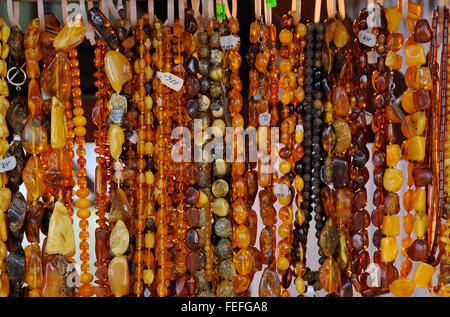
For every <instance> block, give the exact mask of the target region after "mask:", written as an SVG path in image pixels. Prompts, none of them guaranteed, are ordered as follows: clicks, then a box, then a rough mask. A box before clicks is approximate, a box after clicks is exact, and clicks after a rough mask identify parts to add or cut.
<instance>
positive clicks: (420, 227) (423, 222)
mask: <svg viewBox="0 0 450 317" xmlns="http://www.w3.org/2000/svg"><path fill="white" fill-rule="evenodd" d="M429 223H430V220H429V218H428V215H427V214H426V213H424V212H416V214H415V215H414V227H413V228H414V234H415V235H416V237H417V238H419V239H422V238H423V237H425V233H426V232H427V229H428V224H429Z"/></svg>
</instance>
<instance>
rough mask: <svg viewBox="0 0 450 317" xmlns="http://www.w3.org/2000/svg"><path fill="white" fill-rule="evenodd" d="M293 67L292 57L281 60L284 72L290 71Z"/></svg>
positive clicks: (281, 67) (281, 68)
mask: <svg viewBox="0 0 450 317" xmlns="http://www.w3.org/2000/svg"><path fill="white" fill-rule="evenodd" d="M291 69H292V63H291V60H290V59H282V60H281V62H280V70H281V72H282V73H285V74H287V73H289V72H290V71H291Z"/></svg>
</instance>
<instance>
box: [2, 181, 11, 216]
mask: <svg viewBox="0 0 450 317" xmlns="http://www.w3.org/2000/svg"><path fill="white" fill-rule="evenodd" d="M10 203H11V190H10V189H9V188H8V187H1V188H0V212H5V211H6V210H8V207H9V204H10Z"/></svg>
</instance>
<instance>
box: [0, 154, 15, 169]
mask: <svg viewBox="0 0 450 317" xmlns="http://www.w3.org/2000/svg"><path fill="white" fill-rule="evenodd" d="M16 163H17V161H16V158H15V157H14V156H10V157H8V158H5V159H4V160H1V161H0V173H4V172H7V171H11V170H13V169H14V168H15V167H16Z"/></svg>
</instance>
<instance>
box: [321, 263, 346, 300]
mask: <svg viewBox="0 0 450 317" xmlns="http://www.w3.org/2000/svg"><path fill="white" fill-rule="evenodd" d="M319 279H320V284H321V285H322V287H323V289H324V291H325V292H327V293H333V292H335V291H336V290H337V288H338V287H339V285H340V284H341V275H340V270H339V265H338V264H337V262H336V261H335V260H333V258H331V257H330V258H327V259H326V260H325V262H324V263H323V265H322V267H321V268H320V273H319Z"/></svg>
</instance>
